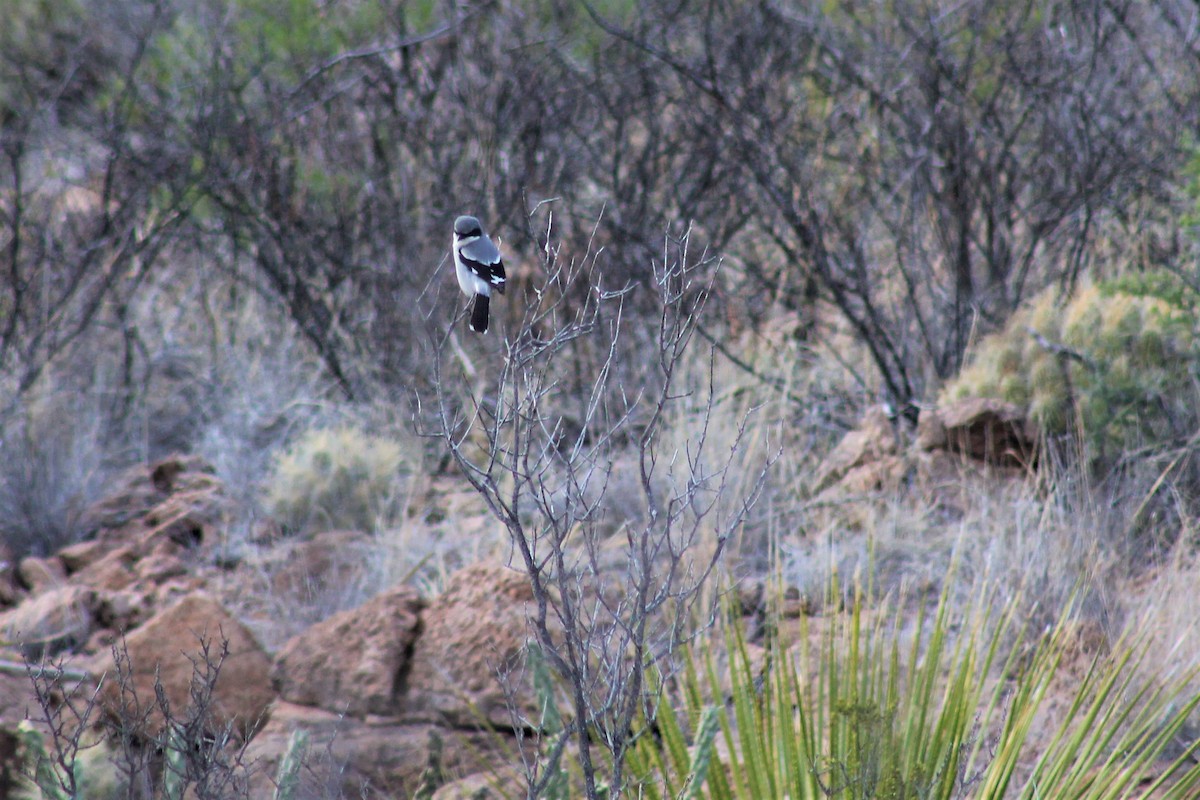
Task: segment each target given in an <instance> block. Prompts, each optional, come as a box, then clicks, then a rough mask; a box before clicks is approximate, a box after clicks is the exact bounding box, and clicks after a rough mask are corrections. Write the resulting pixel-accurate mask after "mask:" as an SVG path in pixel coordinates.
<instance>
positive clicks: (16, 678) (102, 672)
mask: <svg viewBox="0 0 1200 800" xmlns="http://www.w3.org/2000/svg"><path fill="white" fill-rule="evenodd" d="M224 503H225V500H224V493H223V491H222V489H221V486H220V484H219V482H218V481H217V480H216V478H215V477H214V476H213V474H212V471H211V469H210V468H208V467H207V466H206V465H205V464H204V463H203V462H200V461H198V460H196V459H192V458H171V459H166V460H164V461H163V462H160V463H158V464H155V465H152V466H148V467H144V468H140V469H135V470H130V471H129V472H128V473H126V475H125V477H124V479H123V480H122V481H121V482H119V483H117V484H116V485H115V486H114V490H113V492H112V494H111V495H110V496H109V497H107V498H105V499H104V500H102V501H101V502H99V503H97V504H96V505H95V506H94V507H93V508H92V509H90V510H89V511H88V512H87V513H86V514H85V515H84V519H86V520H87V530H88V538H85V539H84V540H83V541H80V542H77V543H75V544H72V545H70V546H68V547H65V548H63V549H62V550H60V551H59V552H57V553H55V554H53V555H51V556H48V557H46V558H27V559H24V560H23V561H22V562H21V563H20V564H19V565H13V564H9V565H8V566H7V567H6V570H7V571H6V572H5V573H4V574H3V575H0V578H5V577H7V579H8V584H7V585H9V586H10V587H11V591H10V592H9V595H3V594H0V607H2V605H3V602H4V600H3V598H4V597H7V596H11V598H12V602H13V605H12V607H10V608H7V609H5V610H3V611H0V634H2V635H3V636H4V637H5V638H6V639H8V640H9V641H11V642H14V643H16V644H17V645H19V646H20V647H21V648H22V652H19V653H18V652H14V653H12V655H11V656H9V657H8V658H7V659H6V660H8V661H9V662H11V664H13V665H15V666H16V667H17V674H13V673H10V674H8V675H7V676H6V677H7V678H8V679H9V680H10V683H12V684H13V691H14V695H13V699H12V702H11V705H12V709H9V711H12V713H8V711H5V710H4V708H0V714H7V716H5V717H4V718H3V719H0V732H2V731H3V730H6V729H7V730H13V729H15V725H16V723H17V722H19V721H20V715H21V714H23V713H25V711H26V710H30V709H32V710H34V711H37V709H38V704H39V702H41V701H39V700H38V698H37V697H36V696H33V695H32V692H31V691H30V686H29V678H28V676H27V675H24V674H20V673H21V672H22V671H21V670H20V669H19V667H20V663H21V655H22V653H23V655H24V656H25V657H26V658H34V659H38V658H42V657H45V656H49V657H51V658H59V657H69V658H70V663H71V670H72V672H71V674H72V675H73V676H79V675H82V676H84V680H83V682H82V683H80V684H79V686H78V687H76V688H74V689H71V691H72V692H74V693H75V695H73V696H75V697H77V699H80V700H81V701H82V702H84V703H86V701H87V698H90V697H91V696H92V692H93V691H94V690H95V687H96V686H97V685H99V687H100V690H99V693H98V695H97V698H98V702H99V706H98V709H99V711H100V712H101V714H98V715H93V717H92V722H93V724H94V723H95V722H96V721H97V719H98V718H100V717H103V718H104V719H107V720H109V721H111V722H118V723H120V727H122V728H123V729H124V730H125V731H126V732H127V733H129V734H130V736H131V738H130V739H129V742H131V743H133V746H136V747H146V748H147V749H148V750H147V751H148V752H153V751H154V750H155V747H156V745H155V744H154V743H153V740H154V739H155V737H161V735H162V730H163V727H164V724H165V721H166V719H167V718H168V716H169V718H170V719H172V720H175V721H176V722H179V721H184V720H192V719H195V718H196V717H197V714H200V712H201V710H202V711H203V713H202V714H201V715H200V716H201V719H202V722H203V730H204V731H208V732H217V731H219V730H222V729H225V727H226V726H231V727H232V729H233V730H234V731H235V733H236V734H238V738H239V739H240V740H241V741H244V742H246V743H247V747H248V752H247V753H246V758H247V761H249V760H254V759H258V763H257V765H256V767H255V769H254V770H253V771H252V773H253V775H254V776H256V777H254V778H253V779H252V780H259V781H267V782H269V780H270V777H271V776H272V775H273V774H274V771H275V769H276V768H277V766H278V763H279V761H280V759H281V758H282V756H283V754H284V752H285V750H286V748H287V742H288V740H289V737H290V736H291V734H292V733H293V732H295V731H297V730H304V731H306V732H307V733H308V734H309V736H310V737H311V739H310V741H311V744H310V749H309V753H310V758H309V761H308V764H309V767H308V768H306V771H305V776H306V777H305V780H306V781H307V782H308V783H309V784H310V788H311V789H312V791H313V792H314V793H315V796H327V795H331V794H332V795H337V794H338V793H342V792H344V793H345V794H347V795H352V796H359V795H360V794H361V791H362V788H363V787H364V786H369V787H370V791H371V792H372V796H376V795H378V796H411V795H412V794H413V793H414V792H415V791H416V790H417V789H418V788H420V787H422V786H424V787H425V788H427V789H429V790H430V791H432V790H433V789H434V788H436V787H438V786H440V785H442V784H443V783H445V782H447V781H450V780H453V779H455V778H459V777H461V776H463V775H469V774H471V773H474V772H479V771H480V770H483V769H485V768H489V769H490V768H491V767H494V766H495V765H496V763H497V756H495V755H494V751H495V749H496V748H497V747H498V746H501V744H502V740H501V739H499V738H497V737H502V736H503V734H500V733H497V732H496V731H503V730H506V729H509V728H510V727H511V726H512V724H513V719H512V714H511V713H510V710H509V709H510V705H511V704H512V703H513V702H515V703H516V704H517V708H518V713H519V714H521V715H524V716H525V717H527V718H536V716H537V711H538V709H537V707H536V704H535V703H534V702H533V700H532V698H531V697H530V696H529V695H530V691H529V687H528V685H527V684H528V680H527V677H528V676H527V675H525V674H524V673H523V672H522V671H521V670H520V667H521V659H522V656H523V653H524V651H525V645H526V641H527V640H528V638H529V636H530V631H529V625H528V618H527V614H528V613H529V610H530V608H531V606H532V604H533V596H532V593H531V590H530V588H529V586H528V583H527V582H526V580H525V578H524V577H523V576H522V575H520V574H519V573H517V572H515V571H513V570H510V569H505V568H502V567H483V566H475V567H470V568H467V569H464V570H461V571H460V572H458V573H455V574H452V575H451V576H450V577H449V578H448V579H447V582H446V586H445V589H444V591H443V592H442V593H441V594H439V595H437V596H434V597H432V598H425V597H422V596H421V594H420V593H419V592H418V591H417V590H415V589H413V588H408V587H396V588H393V589H391V590H389V591H386V592H383V593H382V594H379V595H377V596H375V597H373V598H371V599H369V600H367V601H366V602H365V603H363V604H362V605H360V606H358V607H357V608H353V609H350V610H348V611H344V612H341V613H338V614H334V615H332V616H330V617H328V618H326V619H324V620H323V621H320V622H317V623H316V624H312V625H310V624H309V623H308V622H306V621H304V617H303V616H299V615H292V614H291V613H290V612H291V610H292V609H293V608H295V607H297V606H298V605H300V604H302V605H303V607H304V608H308V609H310V608H312V607H313V606H314V604H318V605H319V604H320V603H322V602H325V601H327V600H328V601H330V602H334V601H336V600H338V599H339V598H340V597H344V594H345V592H346V587H347V586H348V585H350V586H352V585H354V584H355V583H356V582H357V581H360V580H362V579H363V578H364V576H366V575H368V573H369V570H370V566H371V562H370V560H371V558H372V557H373V556H374V555H377V554H378V552H379V550H378V547H379V543H378V542H377V541H375V540H374V539H373V538H372V537H371V536H369V535H367V534H363V533H360V532H356V531H330V532H325V533H321V534H318V535H316V536H313V537H311V538H309V539H306V540H296V539H289V538H280V537H277V536H272V537H266V538H264V539H262V540H261V541H257V540H253V541H250V542H248V543H247V545H246V548H247V549H248V550H249V551H250V553H251V555H250V556H245V555H235V556H228V555H226V554H225V553H224V551H221V550H218V549H217V541H218V539H219V537H218V536H216V533H217V532H218V531H219V530H220V525H221V524H222V523H223V519H224V514H225V510H224V509H225V506H224ZM256 595H261V598H262V599H263V600H269V601H270V602H260V601H256V599H255V598H256ZM223 600H225V601H226V602H222V601H223ZM230 600H236V601H237V602H236V603H233V602H228V601H230ZM230 608H237V614H236V615H235V614H234V613H232V612H231V611H230ZM248 610H249V611H248ZM270 613H273V614H274V615H275V616H273V617H271V616H267V617H263V616H262V615H264V614H270ZM238 615H241V616H242V617H243V619H239V617H238ZM245 621H248V622H250V623H252V624H253V625H254V626H255V629H256V630H260V631H264V632H267V634H268V636H270V635H274V636H275V637H276V638H275V639H274V640H273V641H274V643H275V644H274V646H275V647H276V648H277V652H276V654H275V657H274V659H272V658H271V656H270V655H269V654H268V652H266V650H265V649H264V648H263V647H262V646H260V640H258V638H257V637H256V636H255V635H254V633H253V632H252V630H251V629H250V628H248V627H247V625H246V624H244V622H245ZM295 629H299V633H298V634H296V635H290V634H291V633H292V631H293V630H295ZM510 675H512V676H514V677H512V678H511V679H509V678H508V677H507V676H510ZM76 679H77V678H73V680H76ZM0 688H3V687H0ZM62 688H68V687H66V686H65V685H64V687H62ZM49 696H50V697H51V698H52V700H51V702H55V703H58V702H61V699H62V698H61V693H60V692H59V690H58V689H55V691H54V692H52V693H51V695H49ZM2 699H3V698H0V700H2ZM2 705H3V704H2V703H0V706H2ZM13 709H18V711H13ZM14 715H16V718H15V719H9V718H8V717H12V716H14ZM488 724H490V725H491V726H492V727H493V730H491V731H486V732H485V731H483V730H481V729H482V728H485V727H487V725H488ZM0 744H2V742H0ZM516 746H517V744H516V743H515V742H514V741H513V740H512V739H511V738H509V740H508V742H507V743H506V744H503V748H504V749H505V755H504V757H503V758H501V759H500V761H501V762H504V761H507V760H510V759H511V755H512V752H513V748H514V747H516ZM0 769H3V765H2V764H0ZM266 786H267V784H266V783H263V787H261V788H263V791H264V792H265V793H266V794H267V795H269V794H270V792H269V790H267V789H266V788H265V787H266ZM253 796H257V795H253Z"/></svg>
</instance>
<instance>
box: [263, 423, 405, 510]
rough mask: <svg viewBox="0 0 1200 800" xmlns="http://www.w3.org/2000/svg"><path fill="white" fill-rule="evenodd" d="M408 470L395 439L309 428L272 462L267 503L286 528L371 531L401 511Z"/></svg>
mask: <svg viewBox="0 0 1200 800" xmlns="http://www.w3.org/2000/svg"><path fill="white" fill-rule="evenodd" d="M409 472H411V468H410V464H409V459H408V457H407V455H406V454H405V451H404V448H403V447H402V446H401V444H400V442H399V441H397V440H395V439H393V438H389V437H386V436H375V435H371V434H368V433H364V432H363V431H361V430H359V429H358V428H356V427H353V426H343V427H339V428H320V429H317V430H313V431H309V432H308V433H307V434H305V435H304V436H303V437H301V439H300V440H299V441H298V442H296V443H295V445H293V446H292V447H291V448H289V449H288V450H287V451H285V452H284V453H283V454H281V455H280V456H279V457H278V458H277V459H276V461H275V468H274V470H273V472H272V475H271V476H270V478H269V479H268V489H267V506H268V508H269V509H270V511H271V513H272V514H274V515H275V517H276V518H277V519H278V520H279V521H280V522H281V523H283V525H285V526H286V527H287V528H288V529H289V530H292V531H301V530H303V529H305V528H312V527H313V526H321V527H324V528H327V529H331V528H349V529H353V530H360V531H374V530H377V529H378V528H381V527H387V526H388V525H389V524H391V523H392V522H394V521H395V519H396V517H397V515H398V514H399V512H400V511H401V508H400V506H401V498H400V495H401V488H402V484H401V480H402V476H403V475H405V474H408V473H409Z"/></svg>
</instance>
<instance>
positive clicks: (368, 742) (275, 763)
mask: <svg viewBox="0 0 1200 800" xmlns="http://www.w3.org/2000/svg"><path fill="white" fill-rule="evenodd" d="M296 730H303V731H306V732H307V733H308V735H309V742H308V747H307V751H306V752H307V758H306V759H305V768H304V769H303V770H302V771H301V775H300V781H301V785H300V786H299V787H298V792H297V794H298V796H300V797H360V796H362V797H413V796H414V795H416V793H417V790H418V789H420V788H421V787H422V785H423V784H426V785H429V784H427V783H426V778H427V777H431V776H432V777H434V778H435V779H434V780H433V781H432V782H431V783H432V786H430V788H432V787H433V786H436V785H440V784H441V783H442V782H443V781H448V780H453V779H454V778H456V777H459V776H462V775H467V774H473V773H477V772H480V771H482V770H484V769H487V768H488V767H489V766H490V765H491V764H494V763H497V762H505V761H509V760H511V759H512V758H513V757H514V756H513V750H514V749H515V745H514V744H513V743H512V742H511V741H510V740H507V739H505V738H504V737H502V736H501V735H500V734H497V733H494V732H484V731H477V730H448V729H445V728H441V727H439V726H437V725H433V724H429V723H420V722H417V723H405V722H400V721H397V720H394V719H379V718H373V719H368V720H365V721H364V720H358V719H354V718H351V717H345V716H342V715H340V714H335V713H334V712H332V711H326V710H324V709H318V708H313V707H311V706H300V705H294V704H292V703H288V702H284V701H281V702H279V703H277V704H276V706H275V708H274V710H273V711H272V712H271V719H270V720H269V721H268V722H267V724H266V725H265V726H264V727H263V729H262V730H261V731H259V733H258V734H257V735H256V736H255V737H254V739H253V740H252V741H251V742H250V744H249V745H248V747H247V749H246V760H247V761H248V762H251V763H254V764H256V766H257V770H256V772H255V774H254V776H253V778H252V780H253V781H254V783H253V785H252V786H251V787H250V790H251V796H252V797H270V796H271V794H272V789H273V784H272V779H273V778H274V777H275V776H276V774H277V773H278V769H279V762H280V760H281V759H282V758H283V754H284V753H285V752H286V751H287V748H288V741H289V738H290V737H291V734H292V732H293V731H296Z"/></svg>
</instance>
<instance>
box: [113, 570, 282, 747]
mask: <svg viewBox="0 0 1200 800" xmlns="http://www.w3.org/2000/svg"><path fill="white" fill-rule="evenodd" d="M223 650H224V651H225V652H224V655H223ZM123 652H124V654H127V656H128V662H127V663H122V664H120V665H119V667H120V668H118V664H117V663H116V662H115V660H114V658H113V655H112V654H111V653H109V654H106V655H104V656H101V657H99V658H98V659H97V660H96V662H95V663H94V665H93V672H94V673H95V674H97V675H103V674H107V678H106V680H105V681H104V684H103V690H102V693H101V703H102V706H103V708H104V711H105V713H106V714H107V715H109V716H110V718H114V719H117V720H121V721H124V722H126V723H133V724H134V725H135V727H142V730H140V731H138V732H139V733H141V734H143V735H146V734H148V735H153V734H155V733H157V732H158V731H160V730H161V729H162V727H163V724H164V716H163V711H162V708H161V707H160V705H159V704H158V703H157V702H156V691H155V690H156V684H159V685H161V688H162V692H163V695H164V697H165V698H166V700H167V702H168V703H169V707H170V710H171V714H172V716H173V717H175V718H177V719H178V718H182V717H183V716H184V715H185V714H186V713H188V708H189V706H190V705H191V704H192V700H193V697H194V695H193V691H192V690H193V684H194V682H195V681H196V680H197V679H200V680H203V679H204V678H205V676H211V675H212V674H213V672H214V668H216V667H217V666H218V665H219V668H220V669H219V673H217V678H216V682H215V684H214V685H213V686H212V696H211V702H210V704H209V706H208V709H207V710H208V713H209V723H208V724H209V725H210V726H211V728H212V729H213V730H219V729H222V728H224V727H225V726H226V725H227V724H229V723H232V724H233V726H234V728H235V730H236V731H237V732H239V733H240V734H241V735H242V736H243V737H244V736H247V735H249V733H250V732H252V731H253V730H254V729H255V728H256V727H257V726H258V725H259V724H260V723H261V722H262V720H263V719H264V717H265V715H266V711H267V707H268V705H269V704H270V702H271V701H272V700H273V699H274V696H275V695H274V692H273V691H272V690H271V684H270V669H271V662H270V659H269V658H268V657H267V654H266V653H265V652H263V650H262V648H261V647H259V645H258V642H257V641H255V639H254V636H253V635H252V634H251V633H250V631H249V630H247V629H246V627H245V626H243V625H242V624H241V623H240V622H238V621H237V620H236V619H234V618H233V617H232V616H231V615H230V614H229V612H228V611H226V610H225V609H224V607H222V606H221V605H220V604H219V603H217V602H216V601H215V600H213V599H212V598H211V597H209V596H208V595H206V594H204V593H202V592H195V593H193V594H190V595H188V596H186V597H184V598H183V599H182V600H180V601H179V602H178V603H176V604H175V605H173V606H171V607H170V608H167V609H166V610H164V611H162V612H161V613H159V614H157V615H155V616H154V617H153V618H152V619H150V621H149V622H147V623H145V624H144V625H142V627H140V628H138V629H137V630H136V631H134V632H133V633H131V634H129V636H128V637H127V638H126V639H125V643H124V648H123ZM122 661H124V659H122ZM143 715H144V717H143ZM143 726H144V727H143Z"/></svg>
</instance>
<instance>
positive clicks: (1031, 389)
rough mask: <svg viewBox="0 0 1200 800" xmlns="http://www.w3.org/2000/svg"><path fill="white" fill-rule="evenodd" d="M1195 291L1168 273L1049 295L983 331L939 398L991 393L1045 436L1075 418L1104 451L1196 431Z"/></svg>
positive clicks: (1199, 366)
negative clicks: (994, 329) (1065, 297)
mask: <svg viewBox="0 0 1200 800" xmlns="http://www.w3.org/2000/svg"><path fill="white" fill-rule="evenodd" d="M1198 302H1200V297H1198V296H1197V294H1196V292H1194V291H1193V290H1191V289H1190V288H1189V287H1188V285H1187V284H1185V283H1184V282H1183V281H1181V280H1179V279H1178V278H1176V277H1174V276H1173V275H1170V274H1167V273H1144V274H1139V275H1131V276H1127V277H1124V278H1121V279H1117V280H1112V281H1107V282H1103V283H1100V284H1098V285H1095V286H1091V287H1088V288H1085V289H1083V290H1082V291H1080V292H1078V293H1077V294H1076V296H1075V297H1074V298H1072V299H1071V300H1070V301H1069V302H1068V303H1067V304H1066V305H1065V306H1063V305H1061V303H1060V302H1059V301H1058V300H1057V299H1056V297H1055V295H1054V293H1053V292H1046V293H1044V294H1042V295H1041V296H1040V297H1038V298H1037V299H1036V300H1035V302H1034V304H1033V305H1032V307H1030V308H1028V309H1026V310H1024V311H1021V312H1018V313H1017V314H1015V315H1014V316H1013V317H1012V319H1011V321H1010V322H1009V324H1008V326H1007V327H1006V328H1005V329H1004V330H1002V331H1000V332H998V333H996V334H993V335H991V336H988V337H986V338H985V339H983V340H982V342H980V344H979V346H978V347H977V348H976V350H975V352H974V354H973V356H972V358H971V361H970V363H969V365H968V366H967V367H966V368H965V369H964V370H963V371H962V373H961V374H960V375H959V376H958V378H956V379H955V380H954V381H953V382H951V383H950V384H949V385H948V386H947V387H946V388H945V390H944V391H943V393H942V398H941V399H942V401H947V400H955V399H961V398H964V397H970V396H974V397H997V398H1000V399H1003V400H1007V401H1009V402H1012V403H1016V404H1017V405H1020V406H1022V407H1023V408H1026V409H1028V410H1029V412H1030V414H1031V416H1032V417H1033V419H1034V420H1035V421H1036V422H1037V423H1038V424H1039V425H1040V426H1041V428H1042V430H1044V431H1045V432H1047V433H1049V434H1058V433H1063V432H1066V431H1067V430H1068V429H1070V428H1071V427H1072V426H1074V425H1078V426H1079V427H1080V429H1081V430H1082V431H1083V433H1084V435H1085V436H1086V438H1087V440H1088V442H1089V444H1091V445H1092V448H1093V453H1094V454H1095V455H1096V456H1098V457H1101V458H1103V457H1104V456H1105V455H1112V454H1115V453H1119V452H1121V451H1122V450H1124V449H1126V448H1128V447H1131V446H1141V445H1146V444H1151V445H1153V444H1159V443H1164V442H1168V441H1171V440H1173V439H1176V438H1178V437H1181V436H1186V435H1188V434H1190V433H1191V432H1192V431H1194V430H1195V427H1196V424H1197V421H1198V420H1197V413H1196V409H1197V407H1198V403H1197V397H1196V386H1197V380H1196V379H1197V377H1198V376H1200V336H1198V335H1197V333H1198V331H1197V323H1198V321H1200V317H1198V316H1197V307H1198Z"/></svg>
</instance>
